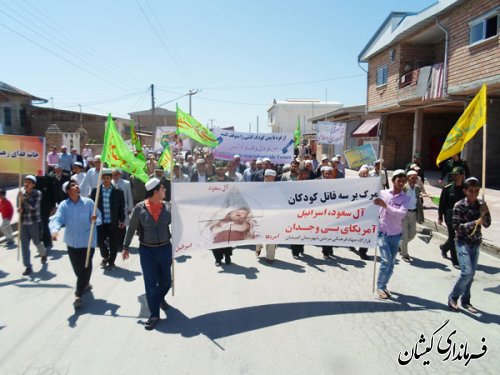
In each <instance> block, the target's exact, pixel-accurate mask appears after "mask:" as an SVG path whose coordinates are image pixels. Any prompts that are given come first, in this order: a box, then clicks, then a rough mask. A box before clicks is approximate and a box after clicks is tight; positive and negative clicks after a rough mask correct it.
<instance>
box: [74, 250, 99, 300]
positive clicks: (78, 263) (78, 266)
mask: <svg viewBox="0 0 500 375" xmlns="http://www.w3.org/2000/svg"><path fill="white" fill-rule="evenodd" d="M68 255H69V260H70V262H71V266H72V267H73V271H74V272H75V275H76V292H75V296H77V297H81V295H82V293H83V291H84V290H85V288H86V287H87V285H89V282H90V275H91V274H92V258H93V256H94V248H91V249H90V260H89V267H88V268H85V259H86V258H87V248H86V247H83V248H78V249H77V248H74V247H71V246H68Z"/></svg>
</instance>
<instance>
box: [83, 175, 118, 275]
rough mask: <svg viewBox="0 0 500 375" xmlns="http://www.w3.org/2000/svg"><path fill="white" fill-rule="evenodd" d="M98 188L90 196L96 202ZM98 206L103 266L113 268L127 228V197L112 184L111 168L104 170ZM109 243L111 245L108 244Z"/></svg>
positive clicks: (99, 237) (98, 229)
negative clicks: (100, 214)
mask: <svg viewBox="0 0 500 375" xmlns="http://www.w3.org/2000/svg"><path fill="white" fill-rule="evenodd" d="M96 193H97V188H96V189H93V190H92V193H91V194H90V198H91V199H92V200H93V201H94V202H95V198H96ZM96 203H97V208H99V210H100V211H101V212H102V224H101V225H100V226H99V227H98V228H97V243H98V244H99V249H100V251H101V256H102V261H101V268H106V269H109V270H112V269H114V268H115V259H116V255H117V253H118V251H120V250H121V248H122V243H121V241H122V240H123V236H122V231H121V230H122V229H124V228H125V224H124V223H125V199H124V197H123V191H121V190H120V189H117V188H115V187H114V186H113V185H112V184H111V169H103V170H102V185H101V191H100V194H99V201H98V202H96ZM106 242H108V243H109V247H108V244H107V243H106Z"/></svg>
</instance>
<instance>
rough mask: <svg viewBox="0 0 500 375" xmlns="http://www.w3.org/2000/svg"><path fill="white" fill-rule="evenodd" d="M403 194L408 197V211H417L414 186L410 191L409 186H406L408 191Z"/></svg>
mask: <svg viewBox="0 0 500 375" xmlns="http://www.w3.org/2000/svg"><path fill="white" fill-rule="evenodd" d="M405 194H406V195H408V196H409V197H410V204H409V205H408V209H409V210H415V209H417V195H416V194H415V186H414V187H413V189H412V188H411V187H410V185H408V190H406V192H405Z"/></svg>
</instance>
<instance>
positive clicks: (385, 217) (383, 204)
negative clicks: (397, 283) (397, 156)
mask: <svg viewBox="0 0 500 375" xmlns="http://www.w3.org/2000/svg"><path fill="white" fill-rule="evenodd" d="M405 183H406V173H405V171H404V170H402V169H397V170H395V171H394V174H393V175H392V185H393V187H392V190H391V189H386V190H381V191H380V198H375V199H374V200H373V203H375V204H376V205H377V206H380V214H379V220H380V225H379V232H378V240H377V245H378V247H379V249H380V258H381V260H380V269H379V273H378V280H377V290H378V296H379V298H381V299H387V298H389V297H390V293H389V291H388V290H387V284H388V282H389V280H390V278H391V276H392V273H393V271H394V264H395V262H396V254H397V252H398V247H399V241H400V239H401V233H402V232H403V219H404V217H405V215H406V212H407V210H408V205H409V204H410V197H409V196H408V195H406V194H405V193H404V192H403V186H404V185H405Z"/></svg>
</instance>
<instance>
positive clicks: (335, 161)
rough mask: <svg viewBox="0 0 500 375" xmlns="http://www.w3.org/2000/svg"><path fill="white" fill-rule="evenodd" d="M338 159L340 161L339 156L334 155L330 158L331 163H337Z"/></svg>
mask: <svg viewBox="0 0 500 375" xmlns="http://www.w3.org/2000/svg"><path fill="white" fill-rule="evenodd" d="M339 161H340V160H339V158H338V157H336V156H335V157H334V158H332V163H338V162H339Z"/></svg>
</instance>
